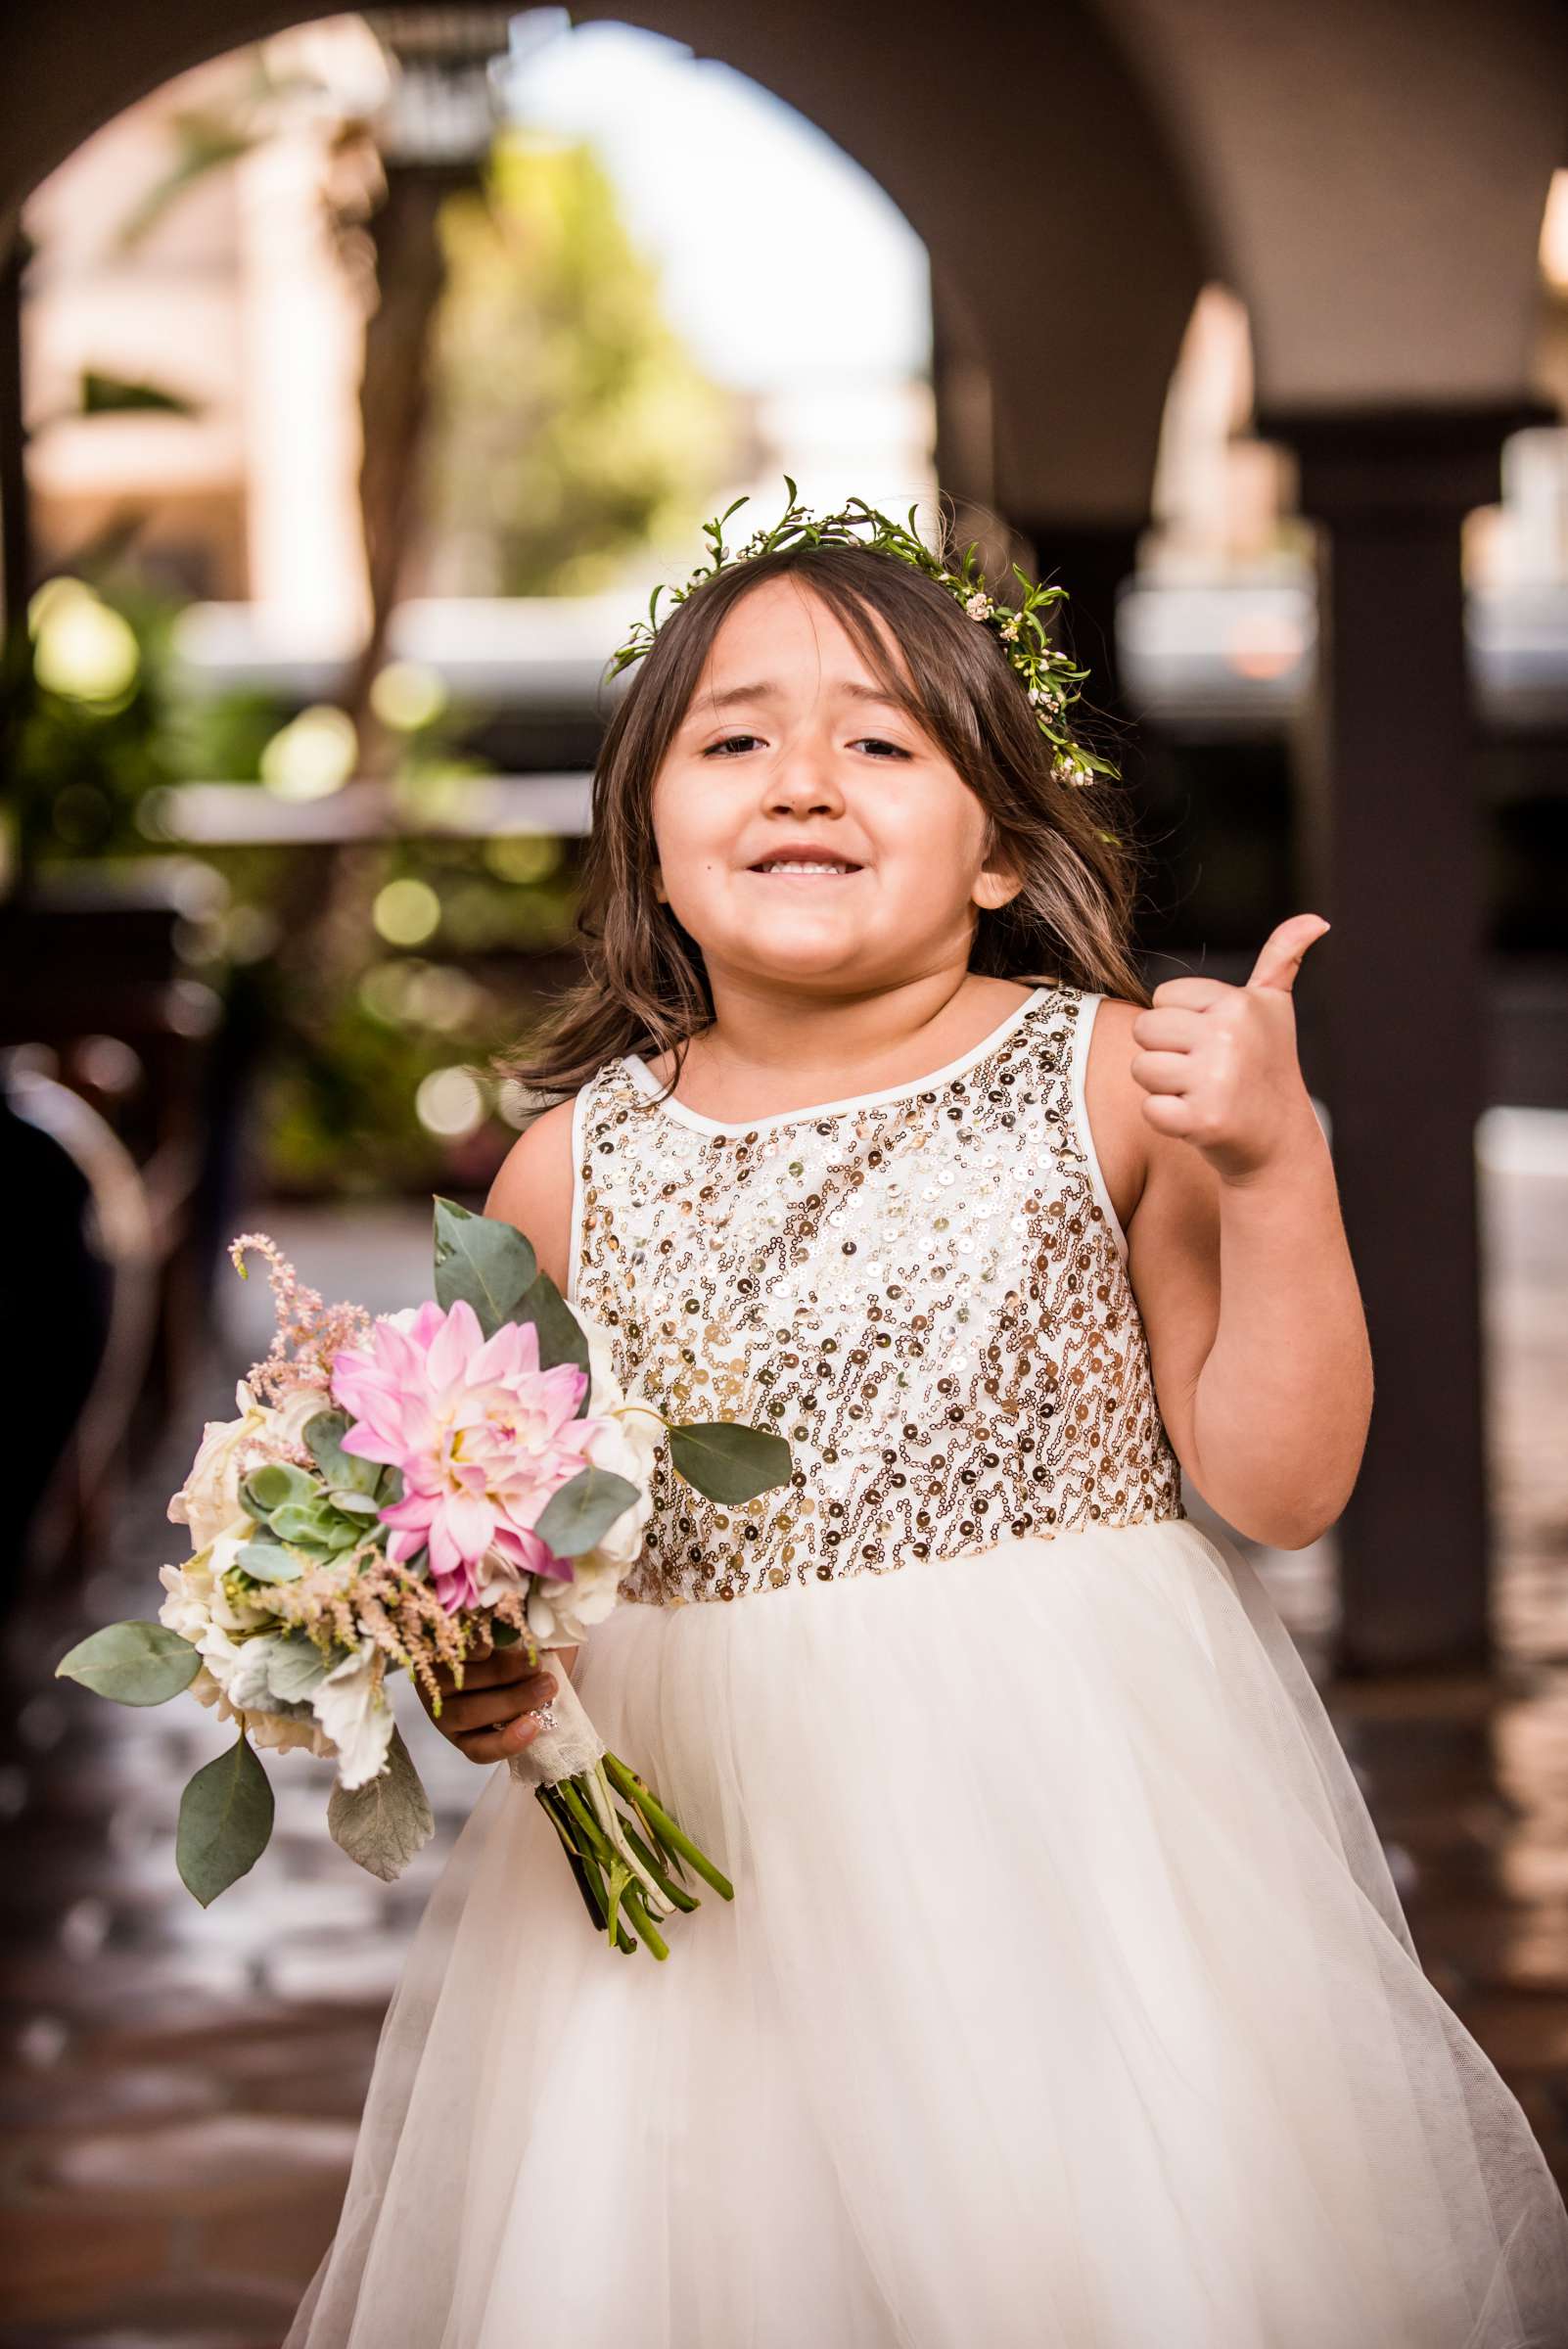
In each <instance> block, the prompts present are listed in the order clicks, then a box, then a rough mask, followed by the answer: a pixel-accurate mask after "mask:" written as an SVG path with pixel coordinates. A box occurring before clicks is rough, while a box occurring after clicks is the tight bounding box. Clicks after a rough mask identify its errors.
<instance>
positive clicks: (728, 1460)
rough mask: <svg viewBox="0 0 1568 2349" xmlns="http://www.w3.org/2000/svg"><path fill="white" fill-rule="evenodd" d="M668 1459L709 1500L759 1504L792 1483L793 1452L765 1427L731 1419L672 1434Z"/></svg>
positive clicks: (696, 1424) (675, 1430)
mask: <svg viewBox="0 0 1568 2349" xmlns="http://www.w3.org/2000/svg"><path fill="white" fill-rule="evenodd" d="M669 1457H670V1462H671V1464H672V1465H673V1467H674V1468H675V1470H676V1473H677V1474H678V1475H680V1476H683V1477H684V1478H685V1480H686V1482H687V1484H689V1485H695V1486H696V1488H697V1490H698V1492H699V1493H706V1494H707V1496H708V1497H709V1499H710V1500H721V1501H729V1502H738V1501H743V1500H755V1499H756V1497H757V1496H758V1494H759V1493H771V1492H772V1491H773V1490H774V1489H775V1488H776V1487H777V1486H779V1485H784V1484H788V1482H789V1476H790V1448H789V1446H788V1445H787V1444H786V1443H785V1441H784V1438H783V1437H782V1436H775V1435H773V1434H771V1433H769V1431H768V1430H767V1429H765V1428H761V1427H744V1426H742V1425H741V1424H740V1423H739V1421H737V1420H733V1419H708V1420H699V1421H696V1422H694V1423H693V1424H692V1425H691V1426H688V1427H671V1428H670V1430H669Z"/></svg>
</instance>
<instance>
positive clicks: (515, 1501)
mask: <svg viewBox="0 0 1568 2349" xmlns="http://www.w3.org/2000/svg"><path fill="white" fill-rule="evenodd" d="M586 1383H587V1373H586V1372H585V1371H583V1370H579V1369H578V1368H577V1366H576V1363H574V1362H561V1363H559V1364H557V1366H556V1367H555V1368H554V1369H553V1370H541V1369H540V1368H539V1337H538V1332H537V1330H536V1329H535V1328H534V1327H533V1325H532V1323H531V1322H519V1321H503V1322H502V1324H501V1326H500V1328H499V1329H498V1330H497V1331H496V1332H495V1334H494V1336H493V1337H491V1338H486V1337H485V1336H484V1332H483V1330H482V1329H481V1327H480V1323H479V1316H478V1314H477V1313H475V1311H474V1309H473V1307H472V1306H471V1305H469V1304H467V1303H466V1302H465V1300H464V1299H462V1298H461V1297H460V1298H458V1300H457V1301H456V1303H455V1304H454V1305H453V1307H452V1309H451V1311H450V1313H443V1312H442V1310H441V1308H440V1307H439V1306H438V1304H437V1303H436V1302H435V1300H434V1299H432V1300H430V1301H429V1302H428V1303H427V1304H425V1305H422V1306H420V1307H419V1309H418V1311H417V1312H413V1313H399V1314H396V1315H394V1316H392V1317H391V1318H389V1319H385V1320H379V1321H377V1322H375V1323H374V1324H373V1325H372V1328H371V1332H370V1342H369V1345H368V1347H367V1348H360V1347H353V1348H349V1349H346V1350H345V1351H344V1352H341V1353H339V1354H336V1355H334V1357H333V1364H332V1391H333V1394H334V1396H335V1397H336V1399H337V1401H338V1402H339V1403H340V1404H341V1405H343V1407H344V1409H345V1410H346V1411H347V1412H348V1413H349V1415H350V1417H351V1418H352V1419H353V1420H354V1421H355V1422H356V1424H355V1425H354V1426H353V1427H351V1428H350V1429H349V1430H348V1433H347V1434H346V1436H345V1437H344V1440H343V1449H344V1451H351V1452H354V1453H356V1454H357V1455H358V1457H359V1458H361V1459H365V1460H381V1461H383V1462H390V1463H391V1464H392V1466H393V1467H396V1468H400V1469H401V1470H402V1475H403V1497H402V1498H401V1499H400V1500H397V1501H393V1502H392V1505H391V1506H390V1507H388V1508H385V1509H383V1510H382V1511H381V1517H382V1520H383V1522H384V1523H385V1524H387V1525H389V1526H390V1527H391V1528H392V1532H391V1534H390V1536H389V1538H388V1542H387V1554H388V1556H389V1557H390V1558H392V1560H393V1561H394V1562H397V1561H401V1560H403V1559H405V1558H410V1557H412V1556H413V1555H414V1554H415V1552H416V1551H417V1550H419V1549H420V1548H421V1547H423V1546H424V1545H425V1544H426V1543H428V1544H429V1546H430V1569H431V1579H432V1581H433V1582H434V1584H435V1586H436V1591H437V1595H438V1597H439V1599H440V1602H441V1604H442V1606H444V1607H447V1608H449V1609H451V1610H452V1612H453V1613H455V1612H456V1611H457V1609H458V1608H460V1607H466V1606H472V1605H474V1604H475V1603H476V1602H477V1600H478V1596H479V1584H478V1581H477V1579H476V1576H475V1572H474V1569H475V1568H476V1566H477V1565H478V1564H479V1562H480V1560H481V1559H482V1558H484V1557H486V1556H487V1555H489V1556H492V1558H493V1559H496V1560H500V1561H503V1562H504V1564H505V1565H506V1566H509V1567H511V1568H512V1569H513V1571H514V1572H515V1573H517V1574H518V1575H520V1576H521V1575H523V1574H542V1575H553V1576H554V1577H556V1578H557V1579H558V1580H561V1581H567V1582H569V1581H570V1580H571V1579H572V1567H571V1565H570V1563H569V1562H568V1561H567V1560H565V1559H562V1558H558V1557H557V1556H556V1555H555V1553H554V1551H553V1550H551V1549H549V1548H547V1547H546V1545H545V1543H543V1542H541V1541H540V1540H539V1537H538V1536H537V1534H535V1533H534V1532H533V1531H532V1528H533V1524H534V1521H535V1520H536V1518H537V1517H538V1515H539V1512H540V1511H541V1510H542V1508H543V1507H544V1504H545V1502H546V1501H547V1500H549V1499H550V1497H551V1496H552V1495H553V1494H556V1493H558V1492H559V1491H560V1489H561V1487H562V1486H563V1485H565V1484H570V1483H571V1481H572V1479H573V1477H575V1476H576V1475H579V1474H580V1472H581V1471H582V1469H583V1468H584V1467H586V1466H587V1465H588V1447H589V1444H590V1443H591V1442H592V1441H593V1439H594V1438H595V1437H596V1436H597V1435H599V1433H600V1432H601V1427H602V1423H601V1422H600V1421H599V1420H597V1419H589V1418H582V1419H577V1418H575V1417H574V1413H575V1412H576V1407H577V1404H578V1402H579V1401H580V1399H581V1396H582V1390H583V1387H584V1386H585V1384H586Z"/></svg>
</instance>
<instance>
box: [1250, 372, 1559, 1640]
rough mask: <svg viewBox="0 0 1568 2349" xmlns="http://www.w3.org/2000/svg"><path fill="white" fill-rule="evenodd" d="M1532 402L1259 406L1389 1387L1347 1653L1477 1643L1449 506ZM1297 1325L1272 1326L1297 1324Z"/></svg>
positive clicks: (1349, 1608) (1366, 1498)
mask: <svg viewBox="0 0 1568 2349" xmlns="http://www.w3.org/2000/svg"><path fill="white" fill-rule="evenodd" d="M1535 421H1537V417H1536V415H1535V413H1533V412H1531V411H1527V410H1526V409H1524V408H1522V407H1508V408H1502V407H1490V408H1484V409H1470V410H1450V411H1437V410H1420V409H1410V410H1392V411H1383V412H1371V413H1349V414H1345V413H1339V414H1323V413H1320V412H1310V413H1298V412H1291V411H1287V410H1279V409H1276V410H1274V411H1273V412H1271V413H1264V414H1261V415H1260V417H1259V419H1258V430H1259V432H1260V433H1261V434H1262V435H1263V436H1265V437H1266V438H1270V439H1276V440H1280V441H1283V442H1285V443H1287V444H1288V445H1289V446H1290V447H1291V448H1292V449H1293V450H1294V451H1295V453H1296V456H1297V458H1298V459H1299V461H1300V467H1301V504H1302V509H1303V511H1304V512H1305V513H1306V514H1308V515H1309V516H1311V517H1312V519H1313V520H1314V522H1315V523H1316V524H1317V526H1318V530H1317V546H1318V555H1317V560H1318V618H1319V678H1318V689H1317V692H1316V695H1315V699H1314V708H1313V713H1312V715H1311V718H1310V720H1309V722H1308V724H1307V727H1306V728H1305V730H1304V733H1303V737H1302V743H1301V758H1300V762H1299V764H1300V772H1299V790H1298V827H1299V849H1300V860H1299V865H1298V870H1299V872H1300V876H1301V888H1300V898H1301V903H1302V906H1303V907H1304V908H1307V909H1310V910H1312V911H1313V912H1319V913H1322V914H1324V915H1326V916H1327V917H1328V919H1329V920H1330V921H1331V922H1332V924H1333V929H1332V932H1331V934H1330V935H1329V937H1328V938H1326V939H1325V940H1324V942H1323V944H1322V945H1321V946H1320V947H1318V948H1316V949H1315V950H1314V965H1313V990H1314V1012H1315V1015H1316V1020H1317V1023H1318V1029H1319V1034H1320V1037H1321V1042H1322V1045H1323V1047H1324V1058H1325V1080H1326V1082H1325V1092H1326V1099H1327V1104H1328V1108H1329V1112H1330V1116H1331V1120H1332V1128H1333V1149H1334V1159H1335V1165H1336V1168H1337V1171H1338V1176H1339V1185H1340V1193H1341V1197H1342V1200H1343V1203H1344V1212H1345V1221H1346V1228H1347V1231H1348V1233H1349V1237H1350V1243H1351V1248H1352V1251H1353V1254H1354V1256H1355V1261H1356V1268H1357V1272H1358V1275H1359V1277H1360V1286H1361V1293H1362V1296H1363V1298H1364V1300H1365V1305H1366V1313H1367V1320H1368V1325H1369V1328H1370V1332H1371V1343H1372V1357H1373V1369H1374V1378H1375V1396H1374V1402H1373V1410H1372V1423H1371V1429H1370V1434H1369V1437H1368V1442H1367V1449H1366V1455H1365V1459H1364V1461H1363V1464H1362V1468H1361V1473H1360V1481H1359V1483H1358V1485H1357V1488H1356V1491H1355V1494H1354V1496H1353V1497H1352V1499H1351V1502H1350V1505H1349V1507H1348V1509H1347V1510H1346V1512H1345V1515H1344V1517H1343V1519H1342V1520H1341V1523H1340V1528H1339V1533H1340V1542H1341V1557H1342V1602H1343V1622H1342V1633H1341V1643H1340V1657H1339V1662H1340V1667H1341V1669H1342V1670H1344V1671H1345V1672H1347V1673H1365V1672H1374V1671H1387V1670H1389V1669H1392V1668H1397V1667H1401V1666H1428V1667H1431V1666H1442V1665H1457V1664H1464V1663H1471V1662H1474V1663H1480V1662H1483V1661H1484V1660H1485V1659H1486V1657H1487V1654H1488V1650H1489V1645H1490V1638H1489V1606H1488V1598H1489V1589H1490V1564H1491V1560H1490V1554H1489V1528H1488V1520H1487V1506H1486V1478H1485V1464H1484V1457H1483V1442H1482V1436H1483V1420H1482V1392H1483V1388H1482V1381H1483V1375H1484V1363H1483V1359H1482V1352H1481V1344H1482V1323H1481V1310H1480V1292H1479V1264H1478V1245H1477V1228H1476V1168H1475V1126H1476V1120H1477V1118H1478V1116H1479V1115H1480V1112H1481V1109H1482V1108H1483V1106H1484V1103H1485V1098H1486V1093H1485V1064H1484V1044H1485V1037H1486V1033H1487V1017H1486V1013H1487V1005H1486V1000H1485V985H1486V982H1485V969H1484V961H1483V950H1484V945H1485V938H1484V921H1485V913H1486V908H1485V903H1484V894H1483V893H1484V864H1483V854H1482V834H1481V821H1480V811H1479V809H1478V806H1477V802H1476V792H1475V760H1474V757H1473V735H1474V721H1473V719H1472V716H1471V711H1470V703H1469V694H1468V680H1467V676H1466V664H1465V651H1464V597H1463V584H1462V578H1461V573H1460V549H1459V526H1460V523H1461V520H1462V518H1463V516H1464V515H1465V514H1466V513H1467V512H1468V511H1469V510H1470V509H1471V508H1472V507H1475V506H1478V505H1483V504H1486V503H1489V502H1490V501H1492V500H1493V499H1495V498H1496V496H1497V494H1498V488H1499V449H1500V445H1501V442H1502V440H1503V438H1504V436H1505V435H1506V434H1508V433H1509V432H1512V431H1514V430H1515V429H1517V428H1518V427H1519V426H1520V425H1522V424H1526V423H1531V422H1535ZM1288 1334H1289V1333H1288V1332H1282V1333H1281V1342H1282V1343H1288Z"/></svg>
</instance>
